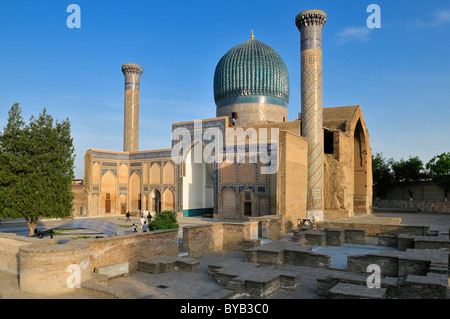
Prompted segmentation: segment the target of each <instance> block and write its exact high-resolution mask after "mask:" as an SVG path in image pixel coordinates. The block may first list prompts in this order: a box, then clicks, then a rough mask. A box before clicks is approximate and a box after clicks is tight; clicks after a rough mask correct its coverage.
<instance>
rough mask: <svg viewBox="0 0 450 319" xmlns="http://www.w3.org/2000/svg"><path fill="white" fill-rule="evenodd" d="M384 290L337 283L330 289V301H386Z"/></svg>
mask: <svg viewBox="0 0 450 319" xmlns="http://www.w3.org/2000/svg"><path fill="white" fill-rule="evenodd" d="M386 291H387V289H386V288H369V287H367V286H363V285H355V284H348V283H338V284H337V285H336V286H334V287H333V288H331V289H330V294H331V298H332V299H386Z"/></svg>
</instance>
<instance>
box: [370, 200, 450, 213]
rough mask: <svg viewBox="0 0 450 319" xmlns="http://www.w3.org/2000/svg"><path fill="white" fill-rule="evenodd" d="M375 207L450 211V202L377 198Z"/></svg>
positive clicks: (437, 211) (431, 211)
mask: <svg viewBox="0 0 450 319" xmlns="http://www.w3.org/2000/svg"><path fill="white" fill-rule="evenodd" d="M373 207H377V208H403V209H405V208H406V209H418V210H419V212H429V213H450V202H444V201H433V200H394V199H376V200H374V201H373Z"/></svg>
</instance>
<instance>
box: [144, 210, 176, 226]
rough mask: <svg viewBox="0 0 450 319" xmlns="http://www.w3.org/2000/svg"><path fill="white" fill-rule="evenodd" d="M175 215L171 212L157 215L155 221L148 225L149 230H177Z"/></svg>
mask: <svg viewBox="0 0 450 319" xmlns="http://www.w3.org/2000/svg"><path fill="white" fill-rule="evenodd" d="M179 227H180V226H179V225H178V223H177V213H176V212H174V211H171V210H164V211H162V212H161V213H159V214H157V215H156V217H155V219H154V220H152V221H151V222H150V224H149V225H148V229H149V230H157V229H178V228H179Z"/></svg>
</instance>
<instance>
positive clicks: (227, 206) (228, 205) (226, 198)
mask: <svg viewBox="0 0 450 319" xmlns="http://www.w3.org/2000/svg"><path fill="white" fill-rule="evenodd" d="M221 197H222V198H221V200H222V203H221V208H222V209H221V212H222V218H223V219H236V218H237V217H238V216H237V214H236V193H235V192H234V190H232V189H231V188H229V187H227V188H226V189H225V190H224V191H223V192H222V196H221Z"/></svg>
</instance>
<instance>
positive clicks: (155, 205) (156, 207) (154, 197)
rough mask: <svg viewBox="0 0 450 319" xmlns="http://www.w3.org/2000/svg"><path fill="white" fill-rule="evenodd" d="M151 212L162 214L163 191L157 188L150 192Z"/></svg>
mask: <svg viewBox="0 0 450 319" xmlns="http://www.w3.org/2000/svg"><path fill="white" fill-rule="evenodd" d="M150 198H151V212H153V213H155V214H159V213H160V212H161V191H160V190H159V189H158V188H157V187H155V188H153V189H152V191H151V192H150Z"/></svg>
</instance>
